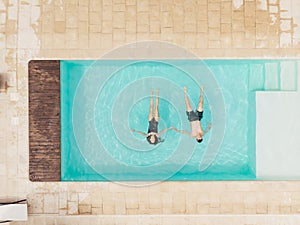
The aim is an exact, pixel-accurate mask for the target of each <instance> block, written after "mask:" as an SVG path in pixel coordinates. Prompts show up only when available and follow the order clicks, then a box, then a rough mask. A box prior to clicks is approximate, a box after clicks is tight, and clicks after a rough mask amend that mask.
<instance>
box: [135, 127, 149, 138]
mask: <svg viewBox="0 0 300 225" xmlns="http://www.w3.org/2000/svg"><path fill="white" fill-rule="evenodd" d="M131 132H135V133H138V134H140V135H142V136H144V137H147V134H146V133H144V132H142V131H138V130H134V129H131Z"/></svg>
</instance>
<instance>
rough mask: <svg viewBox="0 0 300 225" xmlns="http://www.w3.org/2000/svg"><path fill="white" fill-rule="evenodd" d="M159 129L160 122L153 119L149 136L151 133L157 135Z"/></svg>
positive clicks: (150, 122) (150, 123)
mask: <svg viewBox="0 0 300 225" xmlns="http://www.w3.org/2000/svg"><path fill="white" fill-rule="evenodd" d="M157 127H158V122H157V121H156V120H155V119H154V118H152V119H151V120H150V121H149V127H148V134H149V133H151V132H153V133H157Z"/></svg>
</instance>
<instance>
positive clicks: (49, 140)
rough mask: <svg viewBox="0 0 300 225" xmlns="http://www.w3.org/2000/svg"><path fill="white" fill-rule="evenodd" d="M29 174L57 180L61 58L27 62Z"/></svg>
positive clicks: (38, 177)
mask: <svg viewBox="0 0 300 225" xmlns="http://www.w3.org/2000/svg"><path fill="white" fill-rule="evenodd" d="M28 69H29V177H30V180H31V181H60V180H61V175H60V166H61V165H60V162H61V158H60V61H59V60H32V61H30V62H29V66H28Z"/></svg>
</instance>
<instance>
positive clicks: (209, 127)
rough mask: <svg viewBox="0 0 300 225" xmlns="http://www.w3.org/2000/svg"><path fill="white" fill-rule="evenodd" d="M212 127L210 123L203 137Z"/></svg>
mask: <svg viewBox="0 0 300 225" xmlns="http://www.w3.org/2000/svg"><path fill="white" fill-rule="evenodd" d="M211 126H212V125H211V123H209V124H208V126H207V128H206V129H205V131H204V132H203V135H205V134H206V133H207V132H208V131H209V130H210V129H211Z"/></svg>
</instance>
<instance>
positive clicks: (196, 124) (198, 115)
mask: <svg viewBox="0 0 300 225" xmlns="http://www.w3.org/2000/svg"><path fill="white" fill-rule="evenodd" d="M203 93H204V86H202V87H201V93H200V98H199V103H198V108H197V110H196V111H193V109H192V107H191V104H190V100H189V98H188V96H187V88H186V87H184V101H185V104H186V114H187V116H188V120H189V121H190V125H191V129H192V131H191V132H188V131H185V130H177V129H174V130H175V131H177V132H180V133H183V134H188V135H189V136H191V137H194V138H196V141H197V142H199V143H201V142H202V141H203V136H204V135H205V134H206V133H207V132H208V131H209V130H210V128H211V123H210V124H208V127H207V128H206V130H205V131H203V129H202V127H201V122H200V121H201V119H202V117H203Z"/></svg>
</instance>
